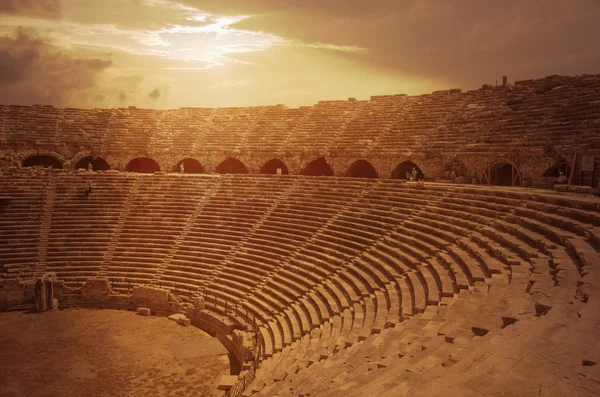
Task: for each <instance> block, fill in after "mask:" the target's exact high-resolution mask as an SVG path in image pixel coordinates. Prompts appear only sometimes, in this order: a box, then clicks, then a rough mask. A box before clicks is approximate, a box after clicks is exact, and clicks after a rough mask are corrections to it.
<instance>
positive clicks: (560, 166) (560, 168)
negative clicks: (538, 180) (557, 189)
mask: <svg viewBox="0 0 600 397" xmlns="http://www.w3.org/2000/svg"><path fill="white" fill-rule="evenodd" d="M561 172H562V173H563V174H564V175H565V176H566V177H567V178H568V177H569V175H570V174H571V166H570V165H569V163H568V162H567V161H565V160H561V161H559V162H557V163H556V164H554V165H553V166H552V167H550V168H548V169H547V170H546V172H544V175H543V176H545V177H551V178H558V176H559V175H560V173H561Z"/></svg>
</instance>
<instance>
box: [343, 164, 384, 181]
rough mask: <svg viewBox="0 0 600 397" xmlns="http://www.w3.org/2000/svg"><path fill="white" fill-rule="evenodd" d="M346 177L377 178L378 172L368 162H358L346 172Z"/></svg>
mask: <svg viewBox="0 0 600 397" xmlns="http://www.w3.org/2000/svg"><path fill="white" fill-rule="evenodd" d="M346 176H347V177H351V178H377V171H376V170H375V167H373V165H372V164H371V163H369V162H368V161H367V160H356V161H355V162H354V163H352V164H351V165H350V168H348V170H347V171H346Z"/></svg>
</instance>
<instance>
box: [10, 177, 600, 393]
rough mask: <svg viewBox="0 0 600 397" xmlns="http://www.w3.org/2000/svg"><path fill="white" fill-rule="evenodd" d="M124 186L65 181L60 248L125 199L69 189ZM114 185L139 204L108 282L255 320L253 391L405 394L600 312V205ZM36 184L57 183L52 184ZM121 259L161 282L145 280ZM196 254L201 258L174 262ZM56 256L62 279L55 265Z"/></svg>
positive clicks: (123, 230)
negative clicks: (565, 320)
mask: <svg viewBox="0 0 600 397" xmlns="http://www.w3.org/2000/svg"><path fill="white" fill-rule="evenodd" d="M111 178H113V177H112V174H111V173H106V174H105V173H93V174H88V173H80V174H73V175H69V174H64V175H63V174H59V175H58V177H57V179H56V188H55V189H54V190H55V193H56V194H55V203H54V205H55V208H54V210H55V213H54V214H52V222H50V223H49V225H50V236H51V237H52V238H51V239H50V240H49V244H48V248H52V247H54V246H58V242H59V241H60V238H54V237H59V236H60V235H61V234H64V233H68V231H69V229H70V228H71V227H72V225H75V224H76V222H68V220H67V219H66V218H65V216H64V215H65V214H64V213H65V212H66V211H65V209H67V208H68V210H69V212H73V213H74V214H75V213H77V212H82V213H87V214H92V212H93V209H94V207H95V206H97V205H101V203H103V202H105V203H106V204H107V205H111V203H112V202H113V201H114V197H113V195H112V194H110V193H109V190H110V189H109V187H108V186H107V187H106V190H107V192H106V193H105V194H104V193H101V192H98V190H97V189H95V190H94V193H92V195H91V198H90V199H87V200H85V199H82V200H79V199H77V198H76V197H74V196H73V194H74V193H73V191H72V190H70V188H69V187H68V186H70V184H71V183H73V184H76V185H78V186H85V185H86V182H87V181H88V180H90V179H92V180H93V184H94V186H95V185H96V183H98V186H103V184H102V182H101V180H107V179H111ZM113 179H114V180H115V181H116V184H117V185H119V184H122V185H123V189H122V190H123V196H127V198H126V200H123V199H124V197H121V199H120V200H121V202H123V201H124V202H123V204H122V209H121V211H120V214H119V216H118V220H117V222H116V224H115V226H114V230H113V233H112V237H111V244H112V245H109V247H110V248H118V249H119V250H116V249H115V250H112V249H109V250H108V251H107V257H105V258H104V262H103V264H102V266H101V267H100V270H99V271H98V274H99V275H105V276H108V277H109V278H110V279H112V281H113V282H114V283H115V284H116V286H117V288H119V290H121V291H123V292H127V291H128V290H129V289H130V288H131V287H132V286H133V285H135V284H140V283H148V282H150V283H159V284H161V285H164V286H167V287H169V288H171V290H172V291H173V292H175V293H177V294H181V295H184V296H189V297H193V296H195V295H197V294H199V293H200V292H201V290H202V289H206V290H207V291H209V292H211V293H213V294H217V295H220V296H222V297H226V298H228V299H229V300H230V301H233V302H239V303H241V304H243V305H244V306H246V307H247V308H249V309H250V310H251V311H253V312H254V314H255V315H256V316H257V317H258V322H259V324H260V332H261V334H262V335H263V338H264V340H265V346H264V348H265V353H266V356H267V357H268V358H267V359H266V360H265V362H264V363H263V367H262V368H261V370H260V371H259V376H258V377H257V380H256V381H255V382H254V384H253V385H252V387H251V388H250V389H249V393H251V392H255V391H256V392H261V393H263V394H271V395H273V394H275V393H277V392H281V393H282V395H286V393H290V394H291V393H295V392H297V391H298V390H301V391H302V392H306V393H310V390H321V389H322V390H328V393H330V394H332V395H333V394H334V393H340V394H341V393H342V392H348V393H350V392H352V393H356V394H357V395H361V393H365V392H367V391H368V392H369V393H374V394H378V393H384V392H390V393H391V390H392V389H393V387H392V388H391V389H389V390H387V389H385V388H384V389H385V390H384V389H380V388H378V387H379V386H378V385H380V384H381V383H382V382H381V380H382V379H384V377H386V376H391V375H390V374H393V373H397V371H403V372H402V373H403V374H404V373H405V372H406V371H407V370H408V371H409V372H410V373H419V374H424V375H423V376H430V375H431V374H439V373H442V374H445V372H447V371H449V370H448V369H446V368H450V366H452V367H453V366H454V365H458V366H459V367H460V366H462V365H466V364H463V363H465V362H466V361H462V359H463V358H465V357H466V358H467V359H468V358H469V357H472V355H473V354H478V352H480V350H481V349H482V346H481V344H482V343H483V342H482V341H484V342H485V341H487V340H488V339H491V338H495V337H497V338H505V337H506V336H505V334H506V333H509V332H511V330H513V329H515V328H511V327H512V326H515V325H516V326H517V327H519V328H518V329H520V330H521V331H520V332H525V333H527V332H530V331H528V330H529V328H532V327H533V328H535V327H537V325H536V324H537V322H538V321H542V322H543V321H545V320H537V319H538V318H541V317H544V318H545V315H546V314H547V313H548V312H549V313H554V312H553V311H552V310H551V308H556V307H570V306H572V307H577V308H578V309H580V317H581V318H583V319H584V320H585V321H592V320H593V319H594V317H593V316H594V315H595V314H594V313H595V312H594V311H593V309H594V308H597V307H598V304H597V303H596V299H597V298H596V296H597V291H598V290H600V284H599V283H598V281H599V280H598V279H597V278H598V276H597V274H598V273H597V271H598V268H599V264H600V261H599V259H598V258H599V257H598V247H599V244H598V242H599V241H600V240H599V235H600V234H599V233H598V225H600V217H599V215H600V212H599V211H598V209H599V208H598V202H597V200H594V199H585V198H582V199H580V198H574V196H573V195H570V194H558V193H551V192H541V191H538V190H527V189H517V188H502V189H499V188H489V187H477V186H473V187H464V186H450V185H445V184H427V186H426V188H425V189H417V188H416V185H414V184H407V183H403V182H400V181H383V180H355V179H346V178H310V177H292V176H261V177H255V176H238V175H235V176H220V177H214V178H213V177H207V176H183V175H149V176H145V175H129V176H128V175H124V176H123V178H122V180H121V179H119V178H118V177H117V176H114V178H113ZM6 180H8V179H3V183H5V182H6ZM132 180H133V181H134V182H133V183H132ZM125 181H127V183H125ZM32 184H33V185H38V186H39V187H40V189H43V188H42V187H45V186H46V185H45V184H44V181H43V180H40V181H33V183H32ZM127 187H130V190H129V191H128V192H127ZM114 188H115V187H114V186H113V189H112V190H114ZM102 189H104V188H102ZM75 190H76V189H75ZM80 194H81V193H80ZM96 194H97V195H96ZM95 195H96V196H95ZM94 196H95V197H96V200H95V201H94V199H93V198H94ZM82 197H83V195H82ZM173 207H177V210H176V211H172V209H173ZM39 208H40V209H41V205H40V207H39ZM59 208H63V210H62V211H59V210H58V209H59ZM77 209H79V210H80V211H77ZM150 209H151V210H152V211H153V212H154V213H155V214H154V215H152V213H148V210H150ZM156 215H160V216H156ZM90 216H91V215H90ZM83 219H86V218H85V217H84V218H83ZM148 219H151V220H152V221H151V222H148ZM90 220H91V217H90ZM38 225H39V224H38ZM150 225H153V227H152V228H151V227H150ZM157 225H159V226H157ZM106 227H108V228H110V224H109V223H108V222H107V225H106ZM224 227H225V228H227V229H224ZM155 229H156V230H155ZM223 230H226V231H225V232H223ZM165 232H166V233H165ZM128 235H130V236H133V235H135V236H136V237H135V238H137V239H139V240H138V241H139V250H129V249H127V247H125V245H124V244H123V241H127V240H122V239H123V238H126V239H127V238H129V237H127V236H128ZM156 236H158V238H156ZM206 236H209V237H208V238H206ZM67 239H68V238H67ZM157 241H158V242H159V243H160V244H161V245H162V246H163V247H162V248H161V251H156V252H154V254H158V255H157V256H160V259H161V261H160V262H151V263H150V265H148V263H147V262H146V260H145V259H144V258H146V255H150V253H151V252H152V251H150V250H149V249H150V245H149V244H150V242H152V243H156V242H157ZM65 243H68V244H73V243H72V242H69V241H65ZM216 245H218V246H219V248H220V251H221V254H222V256H221V257H219V258H218V260H215V261H214V263H212V264H210V265H208V268H209V269H210V271H208V272H205V273H203V271H202V270H201V269H202V266H203V261H204V259H194V257H195V256H196V255H195V254H189V252H190V251H189V249H194V250H196V252H202V251H210V250H213V249H214V248H215V246H216ZM51 252H53V251H52V250H51V249H50V250H49V251H48V254H50V253H51ZM117 252H127V255H130V256H131V258H133V260H134V261H135V262H138V263H143V264H145V265H146V267H145V268H144V269H148V270H141V271H140V270H136V271H130V266H128V265H127V264H126V263H125V262H123V261H122V259H121V258H122V257H123V256H124V255H116V256H115V255H114V254H115V253H117ZM181 252H188V254H187V256H183V255H182V256H181V257H180V259H181V260H180V262H179V264H177V263H176V262H173V260H174V259H176V258H177V255H181ZM154 254H153V255H154ZM49 258H52V259H51V260H49V261H48V264H49V266H50V267H51V266H52V264H53V263H54V262H53V261H54V260H55V259H54V257H53V256H52V255H49ZM128 262H132V261H128ZM174 266H175V267H174ZM177 266H183V267H185V269H183V270H182V268H180V267H177ZM117 272H119V273H117ZM115 274H118V275H117V276H115ZM140 274H141V275H142V276H140ZM121 279H122V280H121ZM232 280H237V282H233V283H232V282H231V281H232ZM244 282H245V284H244ZM569 305H570V306H569ZM582 305H583V306H582ZM590 308H591V309H590ZM549 310H550V311H549ZM565 310H567V309H565ZM590 310H591V311H590ZM567 311H568V310H567ZM517 320H518V321H517ZM597 320H600V319H597ZM515 321H516V322H515ZM561 321H562V320H561ZM582 321H583V320H582ZM596 322H597V321H596ZM511 324H512V325H511ZM521 324H524V325H525V328H520V327H522V326H521ZM505 329H506V330H505ZM532 332H533V331H532ZM536 332H537V331H536ZM376 346H380V349H383V348H384V347H385V350H378V349H376V348H375V347H376ZM362 349H365V350H362ZM372 349H375V350H374V351H376V354H379V355H383V356H385V357H379V358H377V360H378V361H377V363H378V364H380V366H376V367H377V370H375V369H374V367H373V365H372V364H371V363H368V362H366V361H367V360H365V358H364V356H363V355H366V354H367V353H365V352H366V351H371V353H370V357H373V351H372ZM383 351H385V353H383ZM390 352H391V353H390ZM392 357H393V359H392ZM586 360H587V359H586ZM372 361H373V360H372ZM440 367H441V368H444V369H443V370H440ZM283 368H285V371H282V369H283ZM386 368H389V369H388V370H385V369H386ZM382 370H383V371H382ZM430 370H431V371H436V372H429V371H430ZM361 371H364V373H361ZM319 374H322V375H325V374H327V376H331V377H333V378H335V379H340V381H342V380H344V379H346V376H350V377H351V378H352V379H354V380H353V382H354V383H353V382H346V381H345V380H344V381H343V383H339V384H337V383H335V382H334V384H331V382H330V381H326V380H325V379H326V378H325V377H320V375H319ZM344 374H346V375H344ZM374 374H379V376H376V377H372V375H374ZM338 376H339V378H338ZM431 376H434V375H431ZM444 376H445V375H444ZM311 377H314V380H313V381H312V382H311V384H310V385H309V386H306V385H305V386H302V382H304V381H305V380H306V379H308V378H311ZM440 377H443V376H440ZM371 378H372V379H371ZM278 379H284V380H285V381H284V382H274V381H275V380H278ZM403 379H404V378H401V377H398V378H397V379H396V378H395V381H398V382H402V381H403ZM273 382H274V383H273ZM266 385H268V387H266ZM290 387H291V388H292V390H290Z"/></svg>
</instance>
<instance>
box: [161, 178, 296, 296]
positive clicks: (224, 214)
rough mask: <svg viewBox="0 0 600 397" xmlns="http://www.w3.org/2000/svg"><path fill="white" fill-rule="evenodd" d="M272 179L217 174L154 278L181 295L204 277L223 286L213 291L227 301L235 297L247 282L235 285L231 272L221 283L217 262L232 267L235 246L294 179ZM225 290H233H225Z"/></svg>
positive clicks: (199, 285) (188, 292)
mask: <svg viewBox="0 0 600 397" xmlns="http://www.w3.org/2000/svg"><path fill="white" fill-rule="evenodd" d="M272 182H274V183H269V180H266V179H264V178H261V177H256V178H251V177H243V176H240V177H237V178H232V177H227V176H226V177H221V178H218V182H216V184H217V185H215V186H213V188H212V189H211V190H210V191H209V192H208V193H207V194H206V196H205V197H204V198H203V199H202V201H201V202H200V203H199V204H198V206H197V208H196V213H195V214H194V216H193V219H191V220H190V227H189V230H188V231H187V232H186V234H185V236H182V237H180V239H181V242H180V244H179V245H178V246H177V247H176V249H175V250H174V251H173V255H172V259H171V260H170V261H169V263H168V264H167V266H166V270H165V272H164V274H163V275H162V276H161V277H160V279H159V281H158V282H159V283H160V284H161V285H163V286H171V287H177V288H178V293H179V294H181V295H185V296H191V295H192V294H193V292H195V291H196V290H197V288H198V287H202V286H203V285H205V284H206V283H208V282H210V283H217V284H218V285H219V286H221V287H222V288H221V289H219V290H217V291H215V294H216V295H219V296H221V297H222V298H226V299H230V300H231V299H233V298H238V296H235V293H237V292H238V289H239V288H246V287H247V285H246V284H244V283H243V282H240V283H239V284H235V277H236V274H235V272H232V277H231V278H228V279H226V280H225V282H224V283H223V282H220V281H219V279H218V277H217V276H218V273H219V272H220V268H221V267H230V266H231V262H232V261H231V257H232V256H233V255H234V254H235V252H236V250H238V249H239V248H240V247H242V246H243V243H244V242H245V241H246V239H247V237H248V235H250V234H252V230H253V229H254V228H256V227H257V225H258V224H259V222H260V221H261V219H262V217H264V216H265V214H266V213H268V211H269V209H270V207H272V206H273V205H274V203H276V201H277V200H278V198H279V196H280V195H281V194H282V192H283V191H285V189H287V185H289V184H290V183H292V182H293V181H292V180H291V179H287V180H281V181H276V180H272ZM239 272H240V271H239V269H238V274H239ZM194 275H197V276H200V277H198V280H190V281H191V282H187V281H186V279H187V278H189V276H192V277H193V276H194ZM246 275H247V276H251V273H247V274H246ZM215 277H217V279H215ZM232 284H234V285H233V286H232ZM228 290H232V291H234V293H229V294H228V293H227V291H228Z"/></svg>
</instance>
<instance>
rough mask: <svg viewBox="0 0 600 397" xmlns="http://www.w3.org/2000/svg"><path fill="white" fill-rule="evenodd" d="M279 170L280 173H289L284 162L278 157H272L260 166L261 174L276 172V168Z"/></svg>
mask: <svg viewBox="0 0 600 397" xmlns="http://www.w3.org/2000/svg"><path fill="white" fill-rule="evenodd" d="M278 169H280V170H281V174H282V175H287V174H288V173H289V171H288V167H287V166H286V165H285V163H284V162H283V161H281V160H279V159H273V160H269V161H267V162H266V163H265V164H264V165H263V166H262V167H260V173H261V174H277V170H278Z"/></svg>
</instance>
